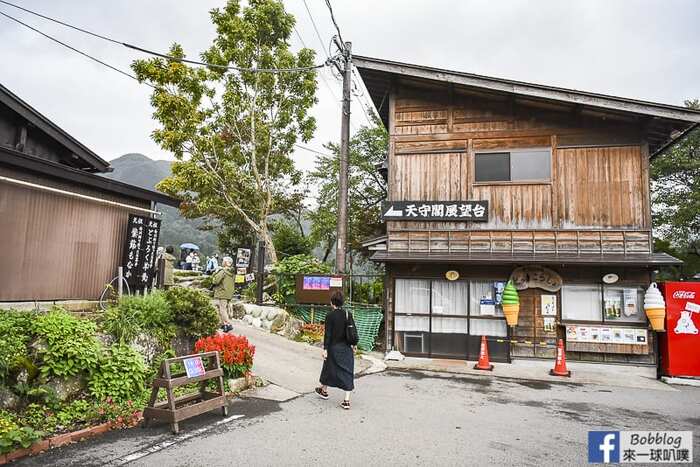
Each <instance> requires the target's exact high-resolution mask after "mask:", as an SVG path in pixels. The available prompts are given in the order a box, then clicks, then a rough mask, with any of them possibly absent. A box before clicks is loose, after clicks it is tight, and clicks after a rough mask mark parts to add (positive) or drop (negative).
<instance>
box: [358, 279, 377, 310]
mask: <svg viewBox="0 0 700 467" xmlns="http://www.w3.org/2000/svg"><path fill="white" fill-rule="evenodd" d="M383 296H384V281H383V280H382V279H375V280H373V281H372V282H353V284H352V301H353V302H355V303H370V304H379V303H382V299H383Z"/></svg>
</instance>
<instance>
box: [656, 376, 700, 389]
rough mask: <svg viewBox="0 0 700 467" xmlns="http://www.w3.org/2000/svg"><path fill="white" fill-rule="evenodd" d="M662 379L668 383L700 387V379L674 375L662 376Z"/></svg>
mask: <svg viewBox="0 0 700 467" xmlns="http://www.w3.org/2000/svg"><path fill="white" fill-rule="evenodd" d="M661 381H663V382H664V383H666V384H671V385H679V386H695V387H697V388H700V379H694V378H674V377H672V376H662V377H661Z"/></svg>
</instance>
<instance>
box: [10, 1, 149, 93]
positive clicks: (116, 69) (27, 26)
mask: <svg viewBox="0 0 700 467" xmlns="http://www.w3.org/2000/svg"><path fill="white" fill-rule="evenodd" d="M0 1H2V0H0ZM3 3H5V2H3ZM0 15H2V16H4V17H5V18H7V19H10V20H12V21H14V22H16V23H19V24H21V25H22V26H24V27H26V28H29V29H31V30H32V31H34V32H36V33H37V34H41V35H42V36H44V37H45V38H47V39H49V40H52V41H53V42H55V43H57V44H60V45H62V46H63V47H66V48H68V49H70V50H72V51H73V52H76V53H79V54H80V55H82V56H83V57H87V58H89V59H90V60H93V61H95V62H97V63H99V64H100V65H103V66H106V67H107V68H110V69H112V70H114V71H116V72H117V73H121V74H122V75H124V76H127V77H129V78H131V79H133V80H136V81H139V79H138V78H137V77H136V76H134V75H132V74H131V73H127V72H126V71H124V70H120V69H119V68H117V67H115V66H112V65H110V64H109V63H106V62H104V61H102V60H100V59H99V58H95V57H93V56H92V55H90V54H88V53H85V52H83V51H82V50H78V49H76V48H75V47H73V46H71V45H68V44H66V43H65V42H62V41H60V40H58V39H56V38H55V37H53V36H50V35H48V34H46V33H44V32H42V31H40V30H38V29H36V28H35V27H33V26H30V25H28V24H27V23H24V22H22V21H20V20H19V19H17V18H15V17H13V16H10V15H8V14H6V13H3V12H2V11H0ZM139 82H141V81H139ZM143 84H146V85H147V86H150V87H152V88H154V89H155V86H153V85H152V84H149V83H145V82H144V83H143Z"/></svg>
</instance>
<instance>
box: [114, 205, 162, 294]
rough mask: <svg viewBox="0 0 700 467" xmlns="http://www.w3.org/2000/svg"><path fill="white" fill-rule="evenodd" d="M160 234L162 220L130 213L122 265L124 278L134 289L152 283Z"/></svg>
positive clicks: (143, 287)
mask: <svg viewBox="0 0 700 467" xmlns="http://www.w3.org/2000/svg"><path fill="white" fill-rule="evenodd" d="M159 235H160V220H158V219H151V218H150V217H144V216H137V215H135V214H130V215H129V225H128V227H127V229H126V244H125V245H124V258H123V260H122V266H123V267H124V278H125V279H126V282H127V283H128V284H129V287H130V288H131V289H132V290H143V289H145V288H146V287H149V286H150V285H151V281H152V280H153V270H154V268H155V259H156V249H157V248H158V237H159Z"/></svg>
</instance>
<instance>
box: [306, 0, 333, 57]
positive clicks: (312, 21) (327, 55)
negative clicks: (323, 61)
mask: <svg viewBox="0 0 700 467" xmlns="http://www.w3.org/2000/svg"><path fill="white" fill-rule="evenodd" d="M303 2H304V7H305V8H306V12H307V13H308V14H309V18H311V24H312V25H313V27H314V31H316V37H318V41H319V42H320V43H321V47H322V48H323V52H324V53H325V54H326V58H328V59H330V58H331V56H330V54H329V53H328V52H326V48H325V45H324V42H323V39H321V33H320V32H318V27H317V26H316V21H315V20H314V15H312V14H311V10H310V9H309V4H308V3H306V0H303Z"/></svg>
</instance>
